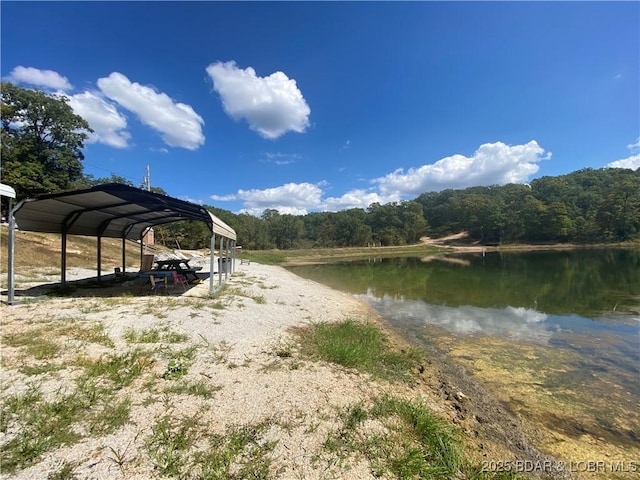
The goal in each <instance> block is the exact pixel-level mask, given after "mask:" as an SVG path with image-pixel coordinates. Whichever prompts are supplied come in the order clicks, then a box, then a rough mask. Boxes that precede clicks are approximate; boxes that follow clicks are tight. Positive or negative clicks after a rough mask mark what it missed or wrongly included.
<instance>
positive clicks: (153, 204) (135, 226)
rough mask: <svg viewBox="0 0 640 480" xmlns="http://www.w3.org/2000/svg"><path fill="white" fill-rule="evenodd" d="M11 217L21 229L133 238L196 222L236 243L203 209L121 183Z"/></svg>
mask: <svg viewBox="0 0 640 480" xmlns="http://www.w3.org/2000/svg"><path fill="white" fill-rule="evenodd" d="M14 217H15V219H16V223H17V224H18V227H19V228H20V229H21V230H29V231H34V232H49V233H65V232H66V233H67V234H69V235H86V236H101V237H111V238H128V239H132V240H139V239H140V237H141V235H142V234H143V232H144V231H145V230H146V229H147V228H149V227H152V226H154V225H161V224H165V223H171V222H177V221H180V220H198V221H202V222H205V223H206V224H207V226H208V227H209V229H210V230H211V231H212V232H213V233H214V234H216V235H220V236H223V237H225V238H229V239H231V240H236V232H235V230H234V229H233V228H231V227H230V226H229V225H227V224H226V223H224V222H223V221H222V220H220V219H219V218H218V217H216V216H215V215H213V214H212V213H211V212H209V211H208V210H207V209H206V208H204V207H202V206H201V205H196V204H195V203H191V202H186V201H184V200H179V199H177V198H173V197H169V196H167V195H162V194H159V193H153V192H149V191H146V190H141V189H139V188H135V187H130V186H128V185H124V184H120V183H107V184H104V185H98V186H95V187H92V188H87V189H82V190H72V191H68V192H60V193H52V194H45V195H39V196H37V197H35V198H33V199H27V200H23V201H21V202H20V203H19V204H18V205H17V206H16V208H15V210H14Z"/></svg>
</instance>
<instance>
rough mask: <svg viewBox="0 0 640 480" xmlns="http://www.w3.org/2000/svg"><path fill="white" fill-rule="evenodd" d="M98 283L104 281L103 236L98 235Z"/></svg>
mask: <svg viewBox="0 0 640 480" xmlns="http://www.w3.org/2000/svg"><path fill="white" fill-rule="evenodd" d="M97 267H98V269H97V270H98V282H101V281H102V236H100V235H98V265H97Z"/></svg>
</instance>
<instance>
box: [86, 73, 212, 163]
mask: <svg viewBox="0 0 640 480" xmlns="http://www.w3.org/2000/svg"><path fill="white" fill-rule="evenodd" d="M98 87H99V88H100V90H101V91H102V93H103V94H104V95H106V96H107V97H109V98H110V99H112V100H114V101H116V102H117V103H118V104H119V105H121V106H122V107H124V108H126V109H127V110H129V111H131V112H133V113H135V114H136V115H137V116H138V118H139V119H140V121H141V122H142V123H144V124H146V125H148V126H149V127H151V128H153V129H154V130H157V131H158V132H160V133H161V134H162V139H163V141H164V142H165V143H166V144H167V145H169V146H171V147H182V148H186V149H188V150H196V149H197V148H199V147H200V146H202V145H203V144H204V141H205V137H204V135H203V133H202V125H203V124H204V120H203V119H202V117H201V116H200V115H198V114H197V113H196V112H195V111H194V110H193V108H191V106H189V105H186V104H184V103H177V102H174V100H173V99H171V98H170V97H169V96H168V95H167V94H165V93H160V92H156V90H155V89H154V88H152V87H147V86H144V85H140V84H139V83H137V82H133V83H132V82H131V81H129V79H128V78H127V77H125V76H124V75H122V74H121V73H118V72H113V73H111V75H109V76H108V77H105V78H100V79H98Z"/></svg>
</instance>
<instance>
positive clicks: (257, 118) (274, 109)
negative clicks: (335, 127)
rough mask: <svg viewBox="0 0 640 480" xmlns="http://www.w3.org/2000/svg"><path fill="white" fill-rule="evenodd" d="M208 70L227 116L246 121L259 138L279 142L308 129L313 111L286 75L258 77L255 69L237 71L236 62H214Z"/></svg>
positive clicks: (278, 73)
mask: <svg viewBox="0 0 640 480" xmlns="http://www.w3.org/2000/svg"><path fill="white" fill-rule="evenodd" d="M206 70H207V73H208V74H209V77H211V80H213V88H214V90H215V91H216V92H218V94H219V95H220V99H221V100H222V106H223V108H224V111H225V112H226V113H227V115H229V116H230V117H231V118H233V119H234V120H241V119H245V120H246V121H247V122H248V123H249V127H250V128H251V129H252V130H255V131H256V132H258V134H259V135H260V136H262V137H264V138H268V139H276V138H278V137H280V136H282V135H284V134H285V133H287V132H289V131H293V132H298V133H302V132H304V131H305V130H306V129H307V127H308V126H309V114H310V113H311V110H310V109H309V106H308V105H307V102H306V101H305V99H304V97H303V96H302V93H301V92H300V90H299V89H298V87H297V84H296V81H295V80H293V79H290V78H289V77H287V76H286V75H285V74H284V73H283V72H275V73H272V74H271V75H269V76H268V77H258V76H257V75H256V72H255V70H254V69H253V68H251V67H248V68H246V69H241V68H238V67H237V66H236V63H235V62H233V61H232V62H225V63H222V62H216V63H212V64H211V65H209V66H208V67H207V69H206Z"/></svg>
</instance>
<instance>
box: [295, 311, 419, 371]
mask: <svg viewBox="0 0 640 480" xmlns="http://www.w3.org/2000/svg"><path fill="white" fill-rule="evenodd" d="M299 338H300V342H301V353H302V354H303V355H307V356H309V357H311V358H315V359H320V360H324V361H327V362H331V363H336V364H338V365H342V366H343V367H346V368H355V369H356V370H359V371H361V372H364V373H368V374H370V375H373V376H374V377H377V378H383V379H387V380H402V381H411V380H412V376H411V369H412V367H413V366H414V365H416V364H417V362H418V353H417V351H415V350H412V351H406V352H403V351H397V350H395V349H393V348H391V347H390V345H389V340H388V339H387V338H386V336H385V335H384V334H383V333H382V332H381V331H380V330H379V329H378V328H377V327H375V326H374V325H370V324H365V323H360V322H356V321H354V320H345V321H343V322H340V323H317V324H314V325H312V326H311V327H308V328H306V329H303V331H301V332H300V335H299Z"/></svg>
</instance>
